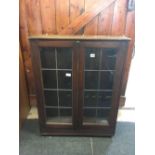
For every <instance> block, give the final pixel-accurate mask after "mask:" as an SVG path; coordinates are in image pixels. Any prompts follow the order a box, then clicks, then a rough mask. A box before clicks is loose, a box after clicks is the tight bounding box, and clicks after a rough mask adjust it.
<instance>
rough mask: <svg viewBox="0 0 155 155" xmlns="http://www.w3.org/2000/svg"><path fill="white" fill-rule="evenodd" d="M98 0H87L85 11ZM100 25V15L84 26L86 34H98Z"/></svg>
mask: <svg viewBox="0 0 155 155" xmlns="http://www.w3.org/2000/svg"><path fill="white" fill-rule="evenodd" d="M95 1H96V0H85V11H87V10H89V8H90V7H91V6H92V5H93V4H94V3H95ZM97 26H98V15H97V16H96V17H94V18H93V19H92V20H91V21H90V22H89V23H88V24H86V26H85V28H84V34H87V35H96V34H97V28H98V27H97Z"/></svg>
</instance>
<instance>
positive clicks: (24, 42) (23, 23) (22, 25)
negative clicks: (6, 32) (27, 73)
mask: <svg viewBox="0 0 155 155" xmlns="http://www.w3.org/2000/svg"><path fill="white" fill-rule="evenodd" d="M19 11H20V14H19V29H20V42H21V49H22V52H29V47H30V45H29V41H28V28H27V18H26V9H25V0H21V1H20V3H19Z"/></svg>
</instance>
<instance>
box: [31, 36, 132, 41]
mask: <svg viewBox="0 0 155 155" xmlns="http://www.w3.org/2000/svg"><path fill="white" fill-rule="evenodd" d="M29 39H30V40H40V39H41V40H42V39H43V40H44V39H45V40H126V41H129V40H131V39H130V38H128V37H126V36H104V35H32V36H29Z"/></svg>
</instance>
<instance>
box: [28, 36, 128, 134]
mask: <svg viewBox="0 0 155 155" xmlns="http://www.w3.org/2000/svg"><path fill="white" fill-rule="evenodd" d="M30 40H31V47H32V62H33V69H34V77H35V84H36V92H37V99H38V112H39V120H40V128H41V134H42V135H79V136H80V135H81V136H112V135H113V134H114V132H115V126H116V119H117V112H118V107H119V99H120V96H121V88H122V79H123V73H124V68H125V67H124V66H125V60H126V52H127V48H128V41H129V40H130V39H129V38H125V37H105V36H100V37H95V38H94V37H91V36H89V37H79V38H78V37H77V38H75V37H72V36H67V37H65V36H62V37H54V36H48V37H47V38H46V36H40V37H39V36H38V37H37V36H34V37H30ZM41 47H61V48H63V47H64V48H65V47H70V48H72V69H73V70H72V74H73V77H72V93H73V95H72V96H73V98H72V124H73V125H72V124H47V123H46V117H45V116H46V115H45V106H44V105H45V101H44V93H43V82H42V78H41V77H42V75H41V71H40V64H41V62H40V53H39V51H40V48H41ZM89 47H90V48H98V49H99V48H103V49H104V48H113V49H115V50H116V51H117V57H116V68H115V75H114V84H113V90H112V92H113V93H112V107H111V110H110V115H109V117H108V124H105V125H104V124H102V125H100V124H87V125H86V124H83V106H84V64H85V51H86V48H89ZM64 59H65V57H64Z"/></svg>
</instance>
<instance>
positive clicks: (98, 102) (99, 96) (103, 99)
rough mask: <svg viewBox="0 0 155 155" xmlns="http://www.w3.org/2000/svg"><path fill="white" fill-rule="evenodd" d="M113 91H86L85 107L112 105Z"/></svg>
mask: <svg viewBox="0 0 155 155" xmlns="http://www.w3.org/2000/svg"><path fill="white" fill-rule="evenodd" d="M111 99H112V92H97V91H91V92H90V91H85V96H84V106H85V107H96V106H97V107H110V106H111Z"/></svg>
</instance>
